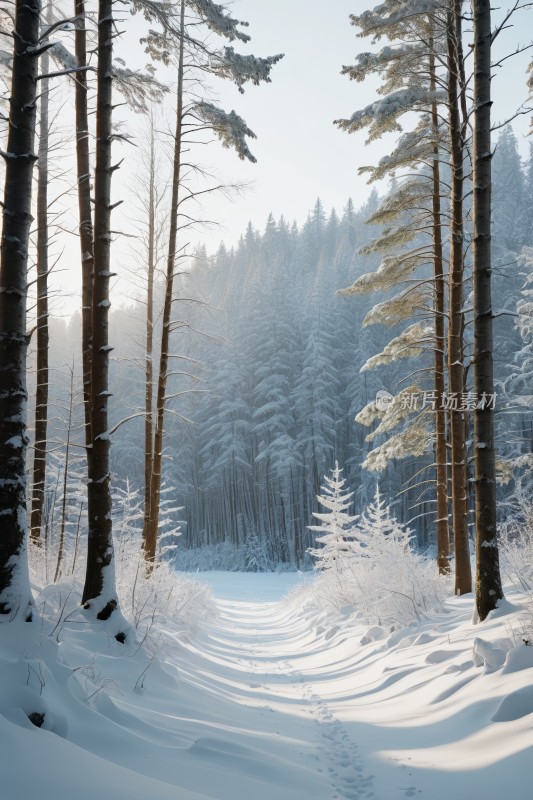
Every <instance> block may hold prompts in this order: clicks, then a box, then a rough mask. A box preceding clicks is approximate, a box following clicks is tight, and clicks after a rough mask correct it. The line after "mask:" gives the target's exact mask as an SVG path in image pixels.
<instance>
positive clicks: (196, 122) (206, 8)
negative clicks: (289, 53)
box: [143, 0, 282, 573]
mask: <svg viewBox="0 0 533 800" xmlns="http://www.w3.org/2000/svg"><path fill="white" fill-rule="evenodd" d="M187 6H190V10H191V11H192V12H193V15H194V16H193V19H192V20H189V21H187V19H186V13H185V12H186V8H187ZM178 9H179V11H178V13H179V22H178V25H177V27H176V26H174V24H172V27H171V26H169V25H168V24H166V18H165V14H163V16H161V14H160V12H159V11H158V10H157V8H155V10H152V9H150V8H145V9H144V13H145V16H146V17H147V18H148V19H149V20H151V19H155V20H157V21H158V22H159V23H160V24H162V30H161V31H160V32H154V31H151V32H150V34H149V36H148V38H147V40H146V41H147V45H148V51H149V52H150V53H151V55H152V56H153V57H155V58H159V59H161V60H163V61H165V62H168V61H169V60H170V59H171V53H172V51H173V50H177V103H176V122H175V129H174V143H173V144H174V148H173V149H174V152H173V161H172V181H171V202H170V216H169V235H168V251H167V263H166V274H165V298H164V306H163V313H162V331H161V345H160V351H159V352H160V355H159V367H158V371H157V389H156V401H155V408H154V417H155V425H154V432H153V445H152V453H151V470H150V497H149V502H148V503H147V505H146V514H145V521H144V527H143V547H144V553H145V558H146V562H147V571H148V573H149V572H150V570H151V568H152V565H153V563H154V559H155V554H156V545H157V533H158V523H159V502H160V495H161V485H162V470H163V437H164V430H165V411H166V407H167V401H168V398H167V383H168V372H169V359H170V358H171V355H172V354H171V352H170V338H171V333H172V330H173V329H175V328H176V327H182V323H181V322H176V321H174V320H172V308H173V303H174V296H173V289H174V278H175V272H176V266H177V264H178V262H179V260H180V258H182V257H183V249H181V248H179V247H178V231H179V227H180V215H181V221H183V220H184V219H185V220H186V221H185V224H186V225H188V224H190V217H189V218H187V217H186V215H185V213H184V211H183V204H184V203H186V202H187V200H190V199H193V198H194V197H195V196H196V193H195V192H192V191H190V190H187V189H186V188H185V186H184V174H183V173H184V167H185V165H184V164H183V161H184V159H183V156H184V152H185V150H186V148H187V146H188V144H189V137H190V135H191V134H193V135H196V134H198V133H199V132H201V131H203V130H206V129H207V130H212V131H214V132H215V133H216V135H217V136H218V138H219V139H220V140H221V141H222V144H223V146H224V147H232V148H234V149H235V150H236V151H237V154H238V155H239V158H241V159H248V160H249V161H252V162H254V161H255V158H254V156H253V155H252V154H251V152H250V150H249V148H248V145H247V143H246V137H254V136H255V134H254V133H253V132H252V131H251V130H250V129H249V128H248V126H247V125H246V124H245V122H244V120H243V119H242V118H241V117H239V116H238V115H237V114H236V113H235V112H234V111H231V112H230V113H229V114H228V113H226V112H224V111H223V110H222V109H220V108H217V107H216V106H214V105H213V104H212V103H209V102H206V101H204V100H200V101H199V100H198V99H197V88H198V87H197V86H196V85H195V89H194V99H192V102H191V99H190V98H188V97H187V93H186V72H187V73H188V72H190V71H191V69H192V67H193V65H197V66H198V67H199V69H200V70H203V71H208V72H211V73H214V74H215V75H217V76H219V77H223V78H228V79H230V80H232V81H233V82H234V83H235V84H236V85H237V86H238V88H239V91H241V92H242V91H244V90H243V88H242V87H243V85H244V84H245V83H247V82H248V81H250V82H251V83H254V84H256V85H257V84H259V83H260V82H261V81H269V80H270V70H271V68H272V66H273V65H274V64H275V63H276V62H277V61H279V60H280V58H282V56H281V55H277V56H270V57H268V58H256V57H255V56H251V55H249V56H241V55H239V54H238V53H235V51H234V49H233V47H224V48H223V50H222V51H220V50H213V49H211V48H210V47H209V46H208V45H207V44H206V43H203V42H200V41H199V40H198V38H197V32H196V29H197V27H198V25H203V26H205V27H207V28H208V29H209V30H210V31H211V32H213V33H215V34H217V35H219V36H221V37H223V38H225V39H226V40H228V41H230V42H233V41H234V40H240V41H244V42H245V41H248V40H249V38H250V37H249V36H248V35H246V34H244V33H243V32H242V31H241V30H240V26H241V25H242V24H243V23H241V22H239V21H238V20H236V19H233V18H232V17H231V16H230V15H229V14H228V13H227V10H226V8H225V7H224V6H222V5H217V4H215V3H213V2H212V0H201V2H199V1H198V0H180V2H179V4H178ZM191 30H192V31H193V32H192V33H191ZM186 54H187V57H188V58H187V60H186ZM193 71H194V70H193Z"/></svg>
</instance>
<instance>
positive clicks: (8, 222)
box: [0, 0, 41, 620]
mask: <svg viewBox="0 0 533 800" xmlns="http://www.w3.org/2000/svg"><path fill="white" fill-rule="evenodd" d="M40 10H41V3H40V2H39V0H17V2H16V5H15V28H14V50H13V69H12V77H11V98H10V110H9V132H8V138H7V151H6V152H5V153H2V156H3V157H4V159H5V162H6V172H5V190H4V206H3V230H2V241H1V245H0V517H1V519H2V525H1V535H0V614H2V615H10V616H11V617H16V616H21V617H22V618H24V619H26V620H29V619H31V607H32V605H33V600H32V596H31V590H30V583H29V577H28V563H27V552H26V548H27V541H26V534H27V529H26V450H27V444H28V439H27V435H26V414H27V401H28V392H27V388H26V356H27V336H26V297H27V267H28V243H29V236H30V225H31V222H32V219H33V218H32V215H31V197H32V176H33V165H34V163H35V161H36V160H37V157H36V155H35V153H34V147H35V122H36V103H37V69H38V55H37V54H36V51H37V48H38V43H39V14H40Z"/></svg>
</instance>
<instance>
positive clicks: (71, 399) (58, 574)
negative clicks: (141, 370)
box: [54, 364, 74, 583]
mask: <svg viewBox="0 0 533 800" xmlns="http://www.w3.org/2000/svg"><path fill="white" fill-rule="evenodd" d="M73 406H74V364H72V368H71V370H70V394H69V404H68V417H67V440H66V442H65V461H64V465H63V497H62V498H61V527H60V528H59V546H58V548H57V561H56V571H55V574H54V583H57V582H58V580H59V578H60V577H61V562H62V561H63V554H64V552H65V536H66V526H67V493H68V491H67V490H68V468H69V458H70V436H71V433H72V409H73Z"/></svg>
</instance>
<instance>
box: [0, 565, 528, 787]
mask: <svg viewBox="0 0 533 800" xmlns="http://www.w3.org/2000/svg"><path fill="white" fill-rule="evenodd" d="M195 577H196V578H197V579H198V580H199V581H201V582H202V583H209V584H211V586H212V588H213V590H214V595H215V601H216V604H215V605H214V606H208V607H206V613H207V616H208V619H207V620H206V621H205V622H203V623H202V624H201V626H200V627H198V628H196V629H195V628H191V627H189V626H187V625H186V624H185V621H184V619H183V618H180V614H179V613H178V614H177V615H172V617H164V616H160V617H159V618H158V621H157V636H152V637H151V641H152V645H151V646H149V645H148V644H147V642H146V641H145V642H144V643H142V644H141V643H140V642H139V643H135V642H134V641H133V637H131V641H128V642H127V643H126V644H125V645H121V644H119V643H118V642H116V641H114V639H113V638H112V636H110V635H109V634H108V633H106V632H105V631H104V630H103V629H102V627H101V626H98V625H97V624H94V623H93V624H91V623H90V622H86V623H85V624H80V622H81V621H82V620H83V619H84V617H83V612H82V611H80V612H74V613H73V614H72V615H70V614H67V615H64V616H63V617H60V609H61V607H62V605H61V604H62V602H63V601H61V600H60V596H61V594H62V593H65V592H67V591H68V586H67V585H66V584H61V585H58V586H56V587H49V588H48V589H47V590H45V591H44V592H43V593H42V594H41V595H40V602H38V603H37V606H38V610H39V612H40V614H41V620H39V621H37V620H36V621H35V622H34V623H24V624H15V625H13V624H9V623H6V624H3V625H2V628H1V636H0V736H1V740H2V759H1V760H2V787H3V794H2V796H3V797H6V798H8V800H26V798H28V797H35V796H39V797H41V798H43V800H71V799H72V797H76V798H77V800H96V799H97V798H102V799H105V800H107V798H113V800H131V799H132V798H133V800H137V798H138V800H147V798H150V800H167V798H168V800H170V798H172V800H176V798H177V797H179V798H180V800H207V799H208V798H209V799H210V800H249V798H253V799H254V800H272V798H273V797H275V798H276V800H302V798H306V799H307V798H309V800H330V799H331V798H336V800H359V798H368V799H369V800H370V798H374V799H375V800H400V799H401V800H403V798H405V797H419V796H420V797H421V798H428V800H429V799H431V800H449V798H450V797H453V798H455V800H470V798H472V797H474V796H480V797H483V798H484V800H499V798H500V797H501V796H502V795H503V796H508V797H512V798H513V799H514V800H521V798H526V797H528V796H529V794H530V764H531V754H532V745H533V737H532V723H533V690H532V688H531V687H532V685H533V648H532V647H528V646H525V645H524V644H522V643H521V642H520V639H518V640H517V639H516V637H514V636H511V635H510V632H511V631H513V630H518V629H523V625H524V621H526V622H527V621H528V620H529V621H530V616H528V612H527V606H525V605H524V595H519V594H517V593H515V594H511V603H509V604H507V605H506V606H505V608H503V609H501V613H499V614H498V615H494V616H492V615H491V617H490V619H489V620H488V621H486V622H485V623H484V624H483V625H476V626H474V625H473V624H472V621H471V617H472V605H473V598H472V596H465V597H459V598H452V599H451V600H450V601H449V602H448V603H447V605H446V608H445V611H444V612H442V613H439V614H437V613H434V614H428V615H427V617H426V618H425V619H424V620H423V621H422V622H421V623H420V624H418V625H416V626H411V627H410V628H408V629H404V630H396V631H393V632H392V633H391V632H390V629H389V630H386V629H385V627H383V626H372V627H371V628H369V627H368V625H365V624H364V622H363V621H362V619H361V617H360V615H359V614H358V612H356V611H355V609H353V608H350V607H347V608H343V609H341V610H340V611H338V612H337V614H336V616H331V615H327V616H326V615H325V614H324V613H318V612H317V611H316V610H310V609H308V610H304V609H303V608H302V604H301V603H300V604H298V602H296V601H295V599H294V596H292V597H291V596H289V598H286V597H285V594H286V592H287V591H288V590H289V589H291V588H294V587H298V586H299V585H300V584H301V583H305V582H306V581H309V580H310V578H309V576H308V575H299V574H295V573H291V574H289V573H282V574H272V573H268V574H256V573H249V574H240V573H205V574H198V575H196V576H195ZM176 581H177V582H178V584H179V583H180V582H181V581H183V577H182V576H181V575H180V574H178V575H177V576H176ZM205 602H207V601H205ZM524 609H526V610H524ZM196 613H197V610H196V611H195V614H196ZM54 618H55V623H58V624H57V625H56V627H55V630H54V629H53V625H52V622H53V621H54ZM55 623H54V624H55ZM155 641H157V642H158V645H157V648H156V649H154V648H153V643H154V642H155ZM475 653H478V654H483V658H482V659H481V660H482V661H483V663H482V664H480V665H479V666H476V663H475V662H476V657H475ZM477 660H479V659H477ZM487 660H488V661H490V662H491V666H490V668H487V666H488V665H487ZM32 712H37V713H40V714H44V720H43V725H42V727H41V728H37V727H35V726H34V725H33V724H32V723H31V722H30V721H29V720H28V714H30V713H32Z"/></svg>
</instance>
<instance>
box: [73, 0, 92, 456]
mask: <svg viewBox="0 0 533 800" xmlns="http://www.w3.org/2000/svg"><path fill="white" fill-rule="evenodd" d="M74 14H75V16H76V17H77V18H78V19H79V20H80V23H79V24H78V27H77V28H76V32H75V34H74V46H75V52H76V61H77V65H78V67H81V68H82V69H81V70H80V72H78V73H76V81H75V87H76V88H75V92H76V167H77V178H78V207H79V218H80V221H79V234H80V248H81V286H82V297H81V305H82V370H83V401H84V413H85V444H86V445H87V447H89V446H90V444H91V442H92V437H91V412H90V396H91V368H92V367H91V354H92V331H91V326H92V320H91V317H92V282H93V270H94V257H93V221H92V208H91V161H90V150H89V116H88V112H87V73H86V72H85V70H83V67H86V66H87V33H86V30H85V3H84V0H75V2H74Z"/></svg>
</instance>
